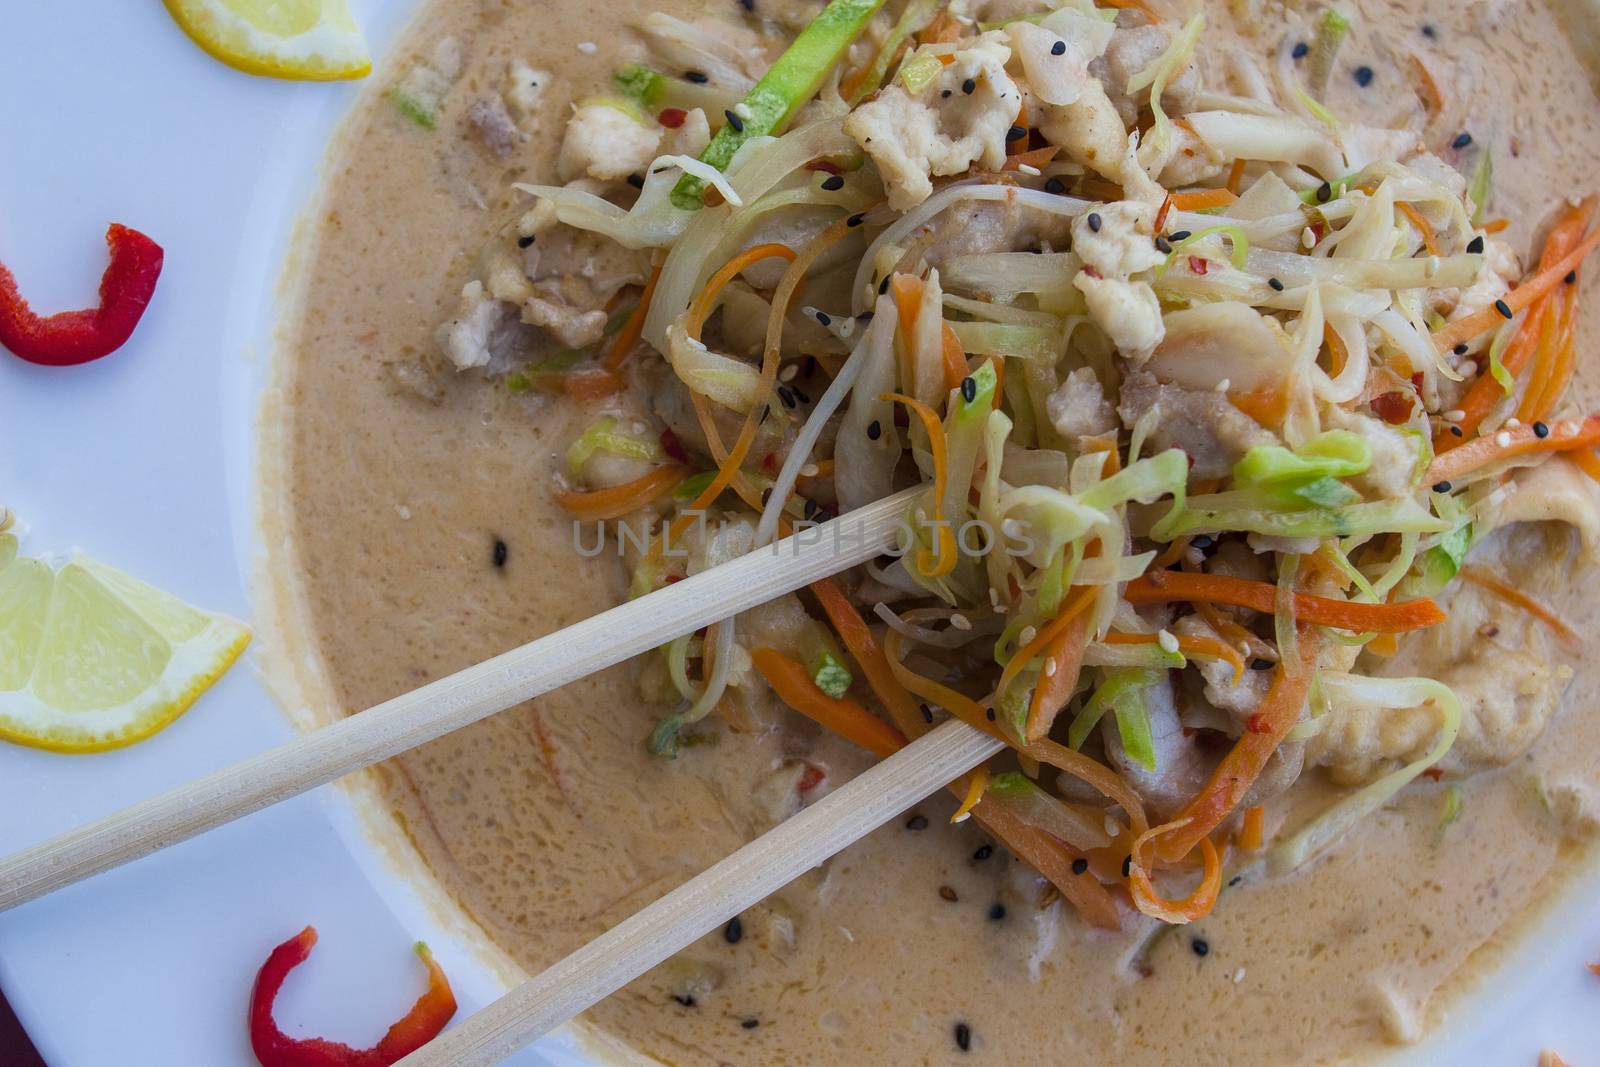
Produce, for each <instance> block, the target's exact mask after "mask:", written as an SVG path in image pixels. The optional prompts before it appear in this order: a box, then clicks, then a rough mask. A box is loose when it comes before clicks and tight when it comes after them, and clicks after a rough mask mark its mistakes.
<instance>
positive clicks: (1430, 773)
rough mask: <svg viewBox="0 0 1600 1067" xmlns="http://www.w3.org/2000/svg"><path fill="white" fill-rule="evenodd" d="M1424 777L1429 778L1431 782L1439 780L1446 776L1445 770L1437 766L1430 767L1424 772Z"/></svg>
mask: <svg viewBox="0 0 1600 1067" xmlns="http://www.w3.org/2000/svg"><path fill="white" fill-rule="evenodd" d="M1422 777H1424V778H1426V779H1428V781H1430V782H1437V781H1438V780H1439V779H1441V778H1443V777H1444V772H1443V771H1441V770H1440V769H1439V768H1437V767H1429V768H1428V769H1427V770H1425V771H1423V772H1422Z"/></svg>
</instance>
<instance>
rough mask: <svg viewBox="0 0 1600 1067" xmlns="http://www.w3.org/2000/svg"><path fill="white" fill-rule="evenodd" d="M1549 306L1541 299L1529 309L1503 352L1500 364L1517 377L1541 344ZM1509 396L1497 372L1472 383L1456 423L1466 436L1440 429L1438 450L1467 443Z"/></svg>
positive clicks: (1462, 399)
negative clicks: (1467, 439) (1496, 379)
mask: <svg viewBox="0 0 1600 1067" xmlns="http://www.w3.org/2000/svg"><path fill="white" fill-rule="evenodd" d="M1548 311H1549V305H1548V304H1547V303H1545V302H1544V301H1540V302H1539V303H1537V304H1535V305H1534V306H1533V307H1532V308H1530V309H1528V314H1527V317H1526V318H1524V319H1523V320H1522V325H1520V326H1518V327H1517V332H1516V334H1515V335H1514V336H1513V337H1512V338H1511V341H1510V343H1508V344H1507V345H1506V349H1505V351H1504V352H1502V353H1501V354H1500V364H1501V366H1503V367H1505V369H1506V372H1507V373H1508V374H1510V375H1511V376H1512V377H1513V378H1515V377H1516V376H1517V375H1518V374H1520V373H1522V368H1523V366H1524V365H1526V364H1527V362H1528V357H1529V356H1531V355H1533V354H1534V352H1535V350H1536V349H1537V348H1538V345H1539V332H1540V325H1541V323H1543V321H1544V317H1545V314H1546V313H1547V312H1548ZM1505 398H1506V391H1505V389H1504V388H1503V387H1502V386H1501V385H1500V383H1499V382H1497V381H1495V379H1494V375H1492V374H1484V375H1482V376H1480V377H1479V378H1478V380H1477V381H1475V382H1473V383H1472V387H1471V388H1469V389H1468V390H1467V395H1466V396H1464V397H1462V398H1461V421H1459V422H1457V423H1455V425H1456V426H1458V427H1460V429H1461V433H1462V435H1463V436H1461V437H1458V436H1456V435H1455V434H1453V433H1450V432H1449V431H1447V430H1446V431H1441V432H1440V433H1439V434H1438V435H1437V436H1436V437H1434V439H1433V448H1434V452H1435V453H1439V452H1448V451H1450V450H1451V449H1454V448H1456V447H1457V446H1459V445H1462V444H1465V443H1466V438H1467V437H1470V436H1471V435H1473V434H1475V433H1477V432H1478V426H1479V425H1480V424H1482V422H1483V420H1484V419H1485V418H1487V417H1488V415H1489V412H1491V411H1493V410H1494V409H1495V408H1497V407H1499V406H1500V404H1501V402H1503V401H1504V400H1505Z"/></svg>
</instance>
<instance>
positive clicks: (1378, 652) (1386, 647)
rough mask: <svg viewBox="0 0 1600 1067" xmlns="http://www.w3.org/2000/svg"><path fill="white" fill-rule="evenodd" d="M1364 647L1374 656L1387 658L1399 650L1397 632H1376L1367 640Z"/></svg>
mask: <svg viewBox="0 0 1600 1067" xmlns="http://www.w3.org/2000/svg"><path fill="white" fill-rule="evenodd" d="M1366 647H1367V651H1368V652H1371V653H1372V654H1373V655H1374V656H1382V657H1383V658H1384V659H1388V658H1390V657H1391V656H1393V655H1394V654H1395V653H1397V652H1399V651H1400V638H1399V636H1398V635H1397V634H1378V635H1377V636H1376V637H1374V638H1373V639H1372V640H1371V641H1368V642H1367V646H1366Z"/></svg>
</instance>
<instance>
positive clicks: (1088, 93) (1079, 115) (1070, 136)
mask: <svg viewBox="0 0 1600 1067" xmlns="http://www.w3.org/2000/svg"><path fill="white" fill-rule="evenodd" d="M1039 131H1040V132H1041V133H1043V134H1044V135H1045V137H1046V138H1047V139H1048V140H1049V141H1050V143H1051V144H1057V145H1060V146H1061V149H1062V151H1064V152H1066V154H1067V156H1068V157H1069V158H1070V159H1072V161H1073V162H1075V163H1078V164H1081V165H1082V166H1085V167H1088V168H1090V169H1091V170H1093V171H1095V172H1096V173H1098V174H1101V175H1104V176H1105V177H1106V178H1109V179H1110V180H1111V181H1114V182H1122V180H1123V176H1124V167H1125V164H1126V160H1127V155H1128V152H1127V148H1128V129H1127V127H1126V126H1125V125H1124V124H1123V121H1122V118H1121V116H1119V115H1118V114H1117V108H1116V105H1115V104H1113V103H1112V102H1111V98H1110V97H1108V96H1106V91H1105V87H1104V86H1102V85H1101V84H1100V83H1099V82H1098V81H1090V82H1088V83H1087V84H1086V85H1085V86H1084V87H1083V92H1082V93H1081V94H1080V95H1079V96H1078V98H1077V99H1076V100H1074V101H1073V102H1072V103H1070V104H1059V105H1054V106H1051V107H1047V108H1045V110H1044V114H1043V117H1042V118H1041V119H1040V120H1039ZM1140 173H1141V174H1142V173H1143V172H1142V171H1141V172H1140Z"/></svg>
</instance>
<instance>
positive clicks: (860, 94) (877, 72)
mask: <svg viewBox="0 0 1600 1067" xmlns="http://www.w3.org/2000/svg"><path fill="white" fill-rule="evenodd" d="M943 6H944V0H911V3H909V4H907V5H906V9H905V12H904V13H903V14H901V16H900V21H898V22H896V23H895V24H894V29H892V30H890V31H889V36H888V37H885V38H884V40H883V47H882V48H880V49H878V54H877V55H876V56H873V57H872V66H871V67H869V68H868V69H867V74H866V77H864V78H862V79H861V84H860V85H859V86H857V87H856V91H855V92H853V93H851V94H850V99H849V100H848V101H846V103H848V104H849V105H850V106H851V107H854V106H855V105H857V104H859V103H860V102H861V101H862V100H863V99H865V98H866V95H867V94H868V93H870V92H872V91H873V90H874V89H876V88H877V87H878V86H879V85H881V84H883V76H884V75H885V74H887V73H889V64H890V62H891V61H893V59H894V54H895V53H896V52H898V51H899V50H900V46H901V44H903V43H904V42H905V41H906V39H907V38H909V37H910V36H911V35H912V34H914V33H920V32H921V31H922V28H923V27H924V26H926V25H927V24H928V23H930V22H932V21H933V16H934V15H937V14H938V13H939V9H940V8H941V7H943ZM928 58H930V59H931V58H932V57H931V56H930V57H928ZM934 62H935V63H938V60H937V59H934ZM942 67H943V64H942V63H941V64H940V68H942ZM902 73H904V72H902ZM938 73H939V71H938V70H937V69H936V70H934V71H933V74H934V76H935V77H937V76H938ZM906 87H907V88H908V89H910V88H911V87H910V85H909V84H908V85H907V86H906ZM911 91H912V92H917V91H918V90H916V89H911Z"/></svg>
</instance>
